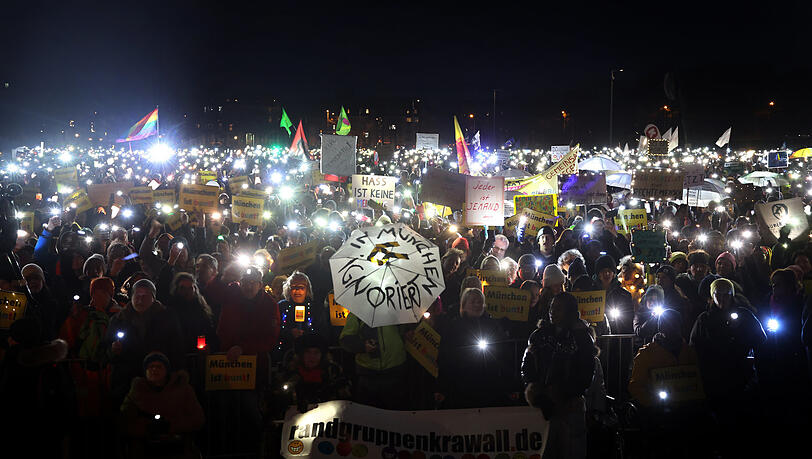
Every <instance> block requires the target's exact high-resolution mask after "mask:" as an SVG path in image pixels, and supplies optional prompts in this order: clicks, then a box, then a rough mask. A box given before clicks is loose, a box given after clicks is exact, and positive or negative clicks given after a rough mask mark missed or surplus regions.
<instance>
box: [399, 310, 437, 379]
mask: <svg viewBox="0 0 812 459" xmlns="http://www.w3.org/2000/svg"><path fill="white" fill-rule="evenodd" d="M403 344H404V345H405V347H406V352H408V353H409V355H411V356H412V357H413V358H414V359H415V360H417V363H419V364H420V365H422V366H423V368H425V369H426V371H428V372H429V374H431V375H432V376H434V377H435V378H436V377H437V376H438V375H439V374H440V371H439V366H438V365H437V357H438V356H439V355H440V334H439V333H437V331H435V330H434V329H433V328H431V325H429V323H428V321H425V320H421V321H420V324H418V325H417V328H415V329H414V333H411V334H409V335H406V336H405V337H404V343H403Z"/></svg>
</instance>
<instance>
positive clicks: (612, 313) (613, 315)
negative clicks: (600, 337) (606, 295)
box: [609, 308, 620, 320]
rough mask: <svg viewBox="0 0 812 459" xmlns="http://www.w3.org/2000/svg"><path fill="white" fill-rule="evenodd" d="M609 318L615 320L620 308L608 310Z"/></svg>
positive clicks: (618, 316) (617, 317) (618, 315)
mask: <svg viewBox="0 0 812 459" xmlns="http://www.w3.org/2000/svg"><path fill="white" fill-rule="evenodd" d="M609 318H611V319H614V320H617V319H619V318H620V309H618V308H612V309H610V310H609Z"/></svg>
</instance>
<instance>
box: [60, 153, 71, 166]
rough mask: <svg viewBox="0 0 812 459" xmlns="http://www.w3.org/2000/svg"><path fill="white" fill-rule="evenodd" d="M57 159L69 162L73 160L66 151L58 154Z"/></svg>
mask: <svg viewBox="0 0 812 459" xmlns="http://www.w3.org/2000/svg"><path fill="white" fill-rule="evenodd" d="M59 160H60V161H62V162H63V163H69V162H71V161H72V160H73V156H71V155H70V153H68V152H67V151H66V152H65V153H62V154H61V155H59Z"/></svg>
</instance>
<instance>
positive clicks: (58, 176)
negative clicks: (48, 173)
mask: <svg viewBox="0 0 812 459" xmlns="http://www.w3.org/2000/svg"><path fill="white" fill-rule="evenodd" d="M54 182H56V189H57V191H58V192H60V193H67V190H69V189H70V190H75V189H76V188H78V187H79V176H78V173H77V172H76V168H75V167H66V168H62V169H56V170H54Z"/></svg>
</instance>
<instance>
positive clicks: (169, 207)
mask: <svg viewBox="0 0 812 459" xmlns="http://www.w3.org/2000/svg"><path fill="white" fill-rule="evenodd" d="M161 210H163V211H164V213H167V214H168V213H170V212H172V206H169V205H165V206H164V207H163V209H161Z"/></svg>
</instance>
